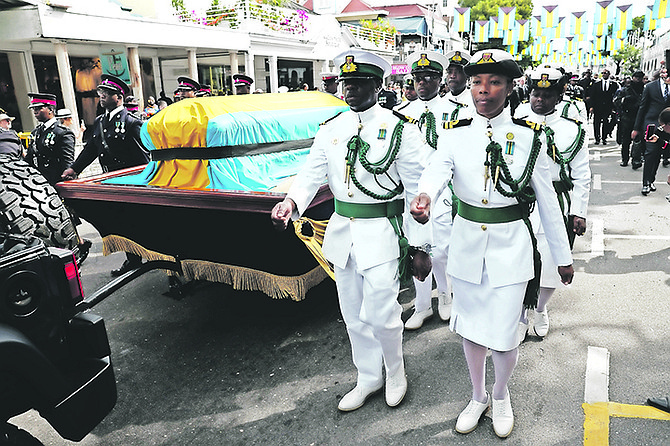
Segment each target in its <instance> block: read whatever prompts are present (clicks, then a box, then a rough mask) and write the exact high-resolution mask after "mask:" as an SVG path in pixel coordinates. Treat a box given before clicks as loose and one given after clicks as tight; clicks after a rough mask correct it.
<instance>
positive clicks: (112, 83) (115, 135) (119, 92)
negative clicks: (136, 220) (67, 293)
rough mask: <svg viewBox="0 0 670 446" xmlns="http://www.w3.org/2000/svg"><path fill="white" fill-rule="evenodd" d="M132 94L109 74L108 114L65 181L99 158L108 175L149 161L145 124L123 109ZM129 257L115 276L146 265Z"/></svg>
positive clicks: (105, 89)
mask: <svg viewBox="0 0 670 446" xmlns="http://www.w3.org/2000/svg"><path fill="white" fill-rule="evenodd" d="M129 93H130V87H128V85H127V84H126V83H125V82H124V81H123V80H121V79H119V78H118V77H116V76H112V75H109V74H103V75H102V81H101V83H100V85H98V96H99V97H100V104H101V105H102V107H103V108H104V109H105V113H103V114H101V115H100V116H98V117H97V118H95V122H94V123H93V129H92V132H91V137H90V138H89V140H88V141H87V142H86V144H85V145H84V149H83V150H82V151H81V153H80V154H79V156H78V157H77V159H76V160H75V161H74V163H73V164H72V167H70V168H68V169H65V171H63V174H62V177H63V178H67V179H72V178H75V177H76V176H77V175H78V174H79V173H81V171H83V170H84V169H85V168H86V167H88V165H89V164H91V163H92V162H93V160H95V158H96V157H97V158H98V160H99V161H100V166H101V167H102V170H103V171H105V172H112V171H114V170H119V169H125V168H127V167H132V166H138V165H141V164H146V163H147V162H149V153H148V152H147V150H146V149H145V148H144V147H143V146H142V143H141V142H140V128H141V127H142V121H140V120H139V119H137V118H135V117H134V116H133V115H131V114H130V113H129V112H128V110H126V109H125V107H124V106H123V98H124V97H125V96H128V94H129ZM126 256H127V259H126V261H125V262H123V265H122V266H121V268H119V269H115V270H113V271H112V276H120V275H121V274H123V273H125V272H127V271H129V270H131V269H133V268H136V267H138V266H139V265H140V264H141V262H142V258H141V257H140V256H138V255H135V254H130V253H126Z"/></svg>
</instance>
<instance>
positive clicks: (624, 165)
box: [619, 163, 628, 167]
mask: <svg viewBox="0 0 670 446" xmlns="http://www.w3.org/2000/svg"><path fill="white" fill-rule="evenodd" d="M619 165H620V166H621V167H627V166H628V163H621V164H619Z"/></svg>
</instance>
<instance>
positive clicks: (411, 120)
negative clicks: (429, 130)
mask: <svg viewBox="0 0 670 446" xmlns="http://www.w3.org/2000/svg"><path fill="white" fill-rule="evenodd" d="M391 111H392V112H393V114H394V115H395V116H396V118H398V119H400V120H401V121H404V122H409V123H410V124H416V123H417V122H418V121H417V120H416V119H414V118H411V117H409V116H407V115H403V114H402V113H400V112H398V111H397V110H391Z"/></svg>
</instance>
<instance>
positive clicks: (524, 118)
mask: <svg viewBox="0 0 670 446" xmlns="http://www.w3.org/2000/svg"><path fill="white" fill-rule="evenodd" d="M515 119H521V120H523V121H526V120H528V115H526V116H519V117H518V118H515Z"/></svg>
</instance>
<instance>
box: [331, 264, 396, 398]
mask: <svg viewBox="0 0 670 446" xmlns="http://www.w3.org/2000/svg"><path fill="white" fill-rule="evenodd" d="M335 282H336V284H337V294H338V296H339V301H340V310H341V311H342V317H343V319H344V323H345V324H346V326H347V332H348V334H349V341H350V342H351V352H352V357H353V360H354V365H355V366H356V369H358V385H361V386H365V387H378V386H380V385H381V384H382V383H383V375H382V364H385V365H386V376H392V375H393V374H394V373H395V372H396V371H398V369H399V367H400V366H401V365H402V360H403V359H402V333H403V323H402V319H401V318H400V315H401V313H402V307H401V306H400V304H399V303H398V292H399V287H400V285H399V281H398V261H397V260H393V261H390V262H386V263H382V264H381V265H377V266H374V267H372V268H368V269H366V270H359V269H358V266H357V264H356V258H355V255H354V254H353V253H351V254H349V260H348V261H347V265H346V267H345V268H344V269H342V268H338V267H335Z"/></svg>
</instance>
